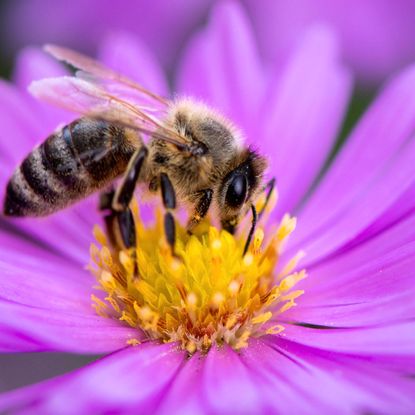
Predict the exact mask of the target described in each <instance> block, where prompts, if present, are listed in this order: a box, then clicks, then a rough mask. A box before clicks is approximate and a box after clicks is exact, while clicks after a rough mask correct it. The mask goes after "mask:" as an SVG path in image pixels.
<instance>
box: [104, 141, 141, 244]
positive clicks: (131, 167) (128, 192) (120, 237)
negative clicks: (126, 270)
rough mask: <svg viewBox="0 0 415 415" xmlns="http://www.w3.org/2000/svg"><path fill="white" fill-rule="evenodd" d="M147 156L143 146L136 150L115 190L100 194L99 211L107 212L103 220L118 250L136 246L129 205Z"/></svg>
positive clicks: (133, 224) (132, 218)
mask: <svg viewBox="0 0 415 415" xmlns="http://www.w3.org/2000/svg"><path fill="white" fill-rule="evenodd" d="M147 154H148V150H147V148H146V147H145V146H142V147H141V148H140V149H138V150H137V151H136V152H135V153H134V155H133V156H132V157H131V160H130V162H129V163H128V166H127V169H126V171H125V174H124V177H123V178H122V181H121V184H120V185H119V187H118V188H117V190H114V189H111V190H110V191H108V192H105V193H103V194H101V199H100V210H107V211H109V213H108V214H107V215H106V216H104V220H105V224H106V227H107V231H108V235H109V238H110V241H111V243H112V244H113V245H114V246H116V247H118V248H121V247H125V248H127V249H128V248H132V247H135V246H136V234H135V223H134V217H133V214H132V212H131V209H130V207H129V205H130V202H131V199H132V198H133V194H134V190H135V187H136V184H137V181H138V178H139V175H140V171H141V168H142V166H143V164H144V161H145V159H146V157H147Z"/></svg>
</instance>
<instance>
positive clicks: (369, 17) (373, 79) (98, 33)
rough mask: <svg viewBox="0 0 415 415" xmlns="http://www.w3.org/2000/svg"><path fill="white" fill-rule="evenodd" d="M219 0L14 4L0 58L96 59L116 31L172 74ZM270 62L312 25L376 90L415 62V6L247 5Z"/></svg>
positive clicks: (290, 1)
mask: <svg viewBox="0 0 415 415" xmlns="http://www.w3.org/2000/svg"><path fill="white" fill-rule="evenodd" d="M217 1H218V0H192V1H187V0H153V1H151V2H148V1H140V0H123V1H122V2H119V3H117V5H116V6H114V4H115V3H114V2H112V1H111V0H87V1H82V0H72V1H69V2H68V1H64V0H30V1H27V0H14V1H2V2H1V3H0V4H1V9H0V13H1V16H0V36H1V37H0V39H1V50H0V52H1V53H0V57H1V61H2V66H3V73H4V71H5V68H10V67H11V62H12V60H13V57H14V56H15V55H16V52H17V51H18V50H19V49H21V48H22V47H25V46H27V45H41V44H43V43H45V42H55V43H59V44H63V45H67V46H71V47H75V48H77V49H81V50H82V51H84V52H89V53H94V51H96V49H97V47H98V44H99V42H100V40H102V38H103V37H105V36H107V35H108V34H110V33H111V32H112V31H114V30H115V31H120V30H122V31H127V32H130V33H134V34H136V35H137V36H140V37H141V38H142V39H143V40H144V42H145V43H147V44H148V45H149V46H150V47H151V48H152V49H153V50H154V52H155V53H156V55H157V56H158V58H159V59H160V60H161V62H162V63H163V64H164V65H165V67H166V68H167V69H169V70H170V71H171V70H172V68H174V64H175V62H177V60H178V58H179V56H180V52H181V50H182V48H183V47H184V45H185V44H186V43H187V40H188V39H189V37H190V36H191V34H192V33H194V31H195V30H196V29H197V28H198V27H200V26H201V25H203V24H204V22H206V20H207V18H208V15H209V12H210V10H211V8H212V7H214V5H215V3H216V2H217ZM240 2H241V3H242V4H243V5H244V6H245V7H246V10H247V11H248V15H249V17H250V18H251V20H252V22H253V24H254V27H255V28H256V35H257V40H258V41H259V46H260V50H261V52H262V56H263V58H264V59H265V60H269V61H274V60H277V61H278V60H281V59H283V57H284V56H285V55H286V54H287V52H288V51H289V50H290V49H291V48H292V46H293V45H294V44H295V43H296V41H297V40H298V39H299V38H300V37H301V35H302V34H303V32H304V31H305V30H306V29H307V27H309V26H310V24H313V23H316V22H318V23H325V24H328V25H329V26H331V27H332V28H333V29H334V30H335V31H336V33H337V34H338V36H339V38H340V44H341V47H342V51H343V56H344V59H345V61H346V63H347V64H348V65H350V66H351V67H352V68H353V70H354V72H355V73H356V75H357V78H358V80H359V85H360V86H361V87H364V88H370V87H373V86H374V85H377V84H378V83H380V82H382V81H383V80H384V79H385V78H386V77H388V76H389V74H391V73H392V72H395V71H396V70H397V69H399V68H401V67H402V66H404V65H406V64H408V63H409V62H411V61H412V60H413V59H414V58H415V41H414V40H415V24H414V23H413V22H414V21H415V2H414V1H413V0H395V1H393V0H261V1H257V0H241V1H240Z"/></svg>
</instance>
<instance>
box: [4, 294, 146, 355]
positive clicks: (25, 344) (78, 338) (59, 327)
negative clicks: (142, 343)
mask: <svg viewBox="0 0 415 415" xmlns="http://www.w3.org/2000/svg"><path fill="white" fill-rule="evenodd" d="M0 332H1V335H0V351H1V352H3V353H15V352H35V351H36V352H42V351H65V352H70V353H81V354H99V353H107V352H112V351H114V350H118V349H122V348H124V347H126V346H127V341H128V340H131V339H138V340H140V339H142V335H141V334H140V332H139V331H138V330H137V329H133V328H131V327H126V326H123V325H122V324H121V323H120V322H119V321H115V320H111V319H109V318H104V317H100V316H98V315H94V314H93V313H92V312H91V313H84V312H82V311H78V312H76V311H72V312H69V311H62V310H50V309H48V308H43V307H41V305H38V306H35V307H33V306H27V305H20V304H17V303H13V302H10V301H4V300H0Z"/></svg>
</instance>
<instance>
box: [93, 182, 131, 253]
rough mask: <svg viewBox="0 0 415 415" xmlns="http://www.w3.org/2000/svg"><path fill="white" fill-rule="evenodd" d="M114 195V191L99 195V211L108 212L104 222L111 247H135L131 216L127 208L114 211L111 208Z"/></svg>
mask: <svg viewBox="0 0 415 415" xmlns="http://www.w3.org/2000/svg"><path fill="white" fill-rule="evenodd" d="M114 195H115V190H114V189H111V190H109V191H107V192H103V193H101V196H100V203H99V209H100V210H101V211H109V213H107V214H106V215H105V216H104V222H105V227H106V229H107V235H108V237H109V240H110V243H111V245H112V246H114V247H117V248H119V249H122V248H127V249H128V248H131V247H133V246H135V245H136V238H135V224H134V218H133V214H132V212H131V209H130V208H128V207H127V208H126V209H123V210H121V211H116V210H115V209H114V208H113V200H114Z"/></svg>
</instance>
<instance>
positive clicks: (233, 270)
mask: <svg viewBox="0 0 415 415" xmlns="http://www.w3.org/2000/svg"><path fill="white" fill-rule="evenodd" d="M133 212H134V216H135V220H136V226H137V246H136V248H135V249H131V250H117V249H115V248H114V247H111V246H110V245H109V243H108V242H107V238H106V236H105V234H104V232H103V231H102V230H101V229H100V228H99V227H97V226H96V227H95V229H94V235H95V239H96V240H97V241H98V243H99V244H100V245H101V247H98V246H97V245H95V244H93V245H92V246H91V259H92V264H91V266H90V269H91V271H92V272H93V274H94V275H95V277H96V278H97V281H98V283H99V289H100V290H103V291H104V292H105V293H106V295H105V296H101V298H98V296H95V295H93V296H92V299H93V306H94V307H95V309H96V311H97V313H98V314H99V315H102V316H105V317H110V318H115V319H119V320H121V321H123V322H124V323H126V324H128V325H130V326H132V327H135V328H137V329H138V330H140V331H141V332H143V333H144V334H145V336H146V337H147V338H149V339H153V340H159V341H161V342H178V344H180V346H181V347H182V348H183V349H186V350H187V351H188V352H189V353H191V354H192V353H194V352H195V351H201V352H207V351H208V350H209V348H210V347H211V346H212V345H214V344H216V345H218V346H220V345H222V344H225V343H226V344H228V345H230V346H231V347H233V348H234V349H240V348H243V347H245V346H247V342H248V339H249V338H250V337H253V336H254V337H258V336H261V335H264V334H275V333H279V332H281V331H282V330H283V329H284V327H283V325H281V324H280V323H279V321H278V316H279V315H280V314H281V313H283V312H284V311H286V310H288V309H289V308H291V307H292V306H294V305H295V300H296V298H298V297H299V296H300V295H301V294H303V291H302V290H295V289H293V288H294V286H295V285H296V283H297V282H298V281H300V280H301V279H303V278H304V277H305V276H306V272H305V271H304V270H302V271H294V269H295V268H296V266H297V262H298V261H299V259H300V258H301V253H299V254H297V255H296V256H295V257H294V258H292V259H291V260H290V261H288V262H287V263H286V264H283V265H280V264H277V263H278V259H279V257H280V254H281V252H282V249H283V247H284V244H285V242H286V240H287V238H288V236H289V235H290V234H291V232H292V231H293V230H294V228H295V224H296V220H295V218H291V217H290V216H288V215H286V216H284V217H283V219H282V221H281V223H280V224H279V226H278V227H277V228H275V229H274V232H272V234H271V235H269V237H268V238H265V235H264V231H263V229H262V228H258V229H257V230H256V232H255V235H254V238H253V242H252V244H251V246H250V249H249V250H248V252H247V254H246V255H245V256H244V257H243V256H242V252H243V248H244V244H245V238H246V232H241V233H240V236H232V235H230V234H229V233H227V232H226V231H218V230H217V229H216V228H215V227H213V226H211V225H210V223H209V221H208V220H207V221H206V223H205V224H204V226H201V227H200V229H199V232H197V233H196V234H194V235H191V236H190V235H188V234H187V233H186V230H185V229H184V228H183V227H182V226H181V225H178V226H177V243H176V252H177V256H178V258H181V259H178V258H177V257H173V256H172V255H171V253H170V249H169V247H168V246H167V244H166V242H165V238H164V233H163V225H162V223H163V221H162V218H161V215H158V217H157V220H156V221H155V223H154V224H153V225H148V226H147V225H145V224H144V223H143V222H142V221H141V220H140V216H139V212H138V208H137V205H136V204H133ZM265 241H266V242H265ZM137 342H138V340H134V339H133V340H131V341H130V342H129V343H130V344H135V343H137Z"/></svg>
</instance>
